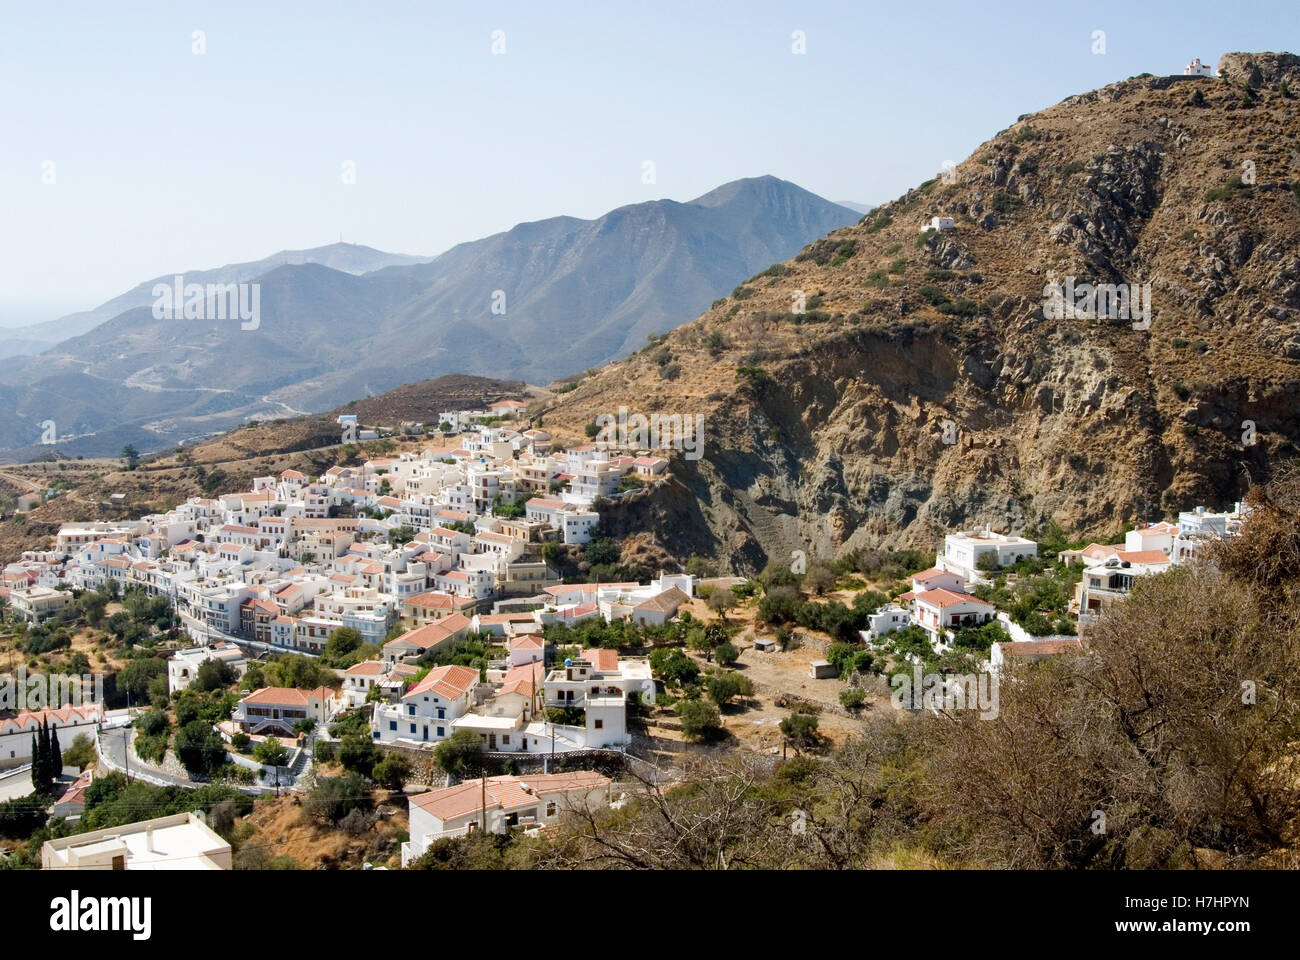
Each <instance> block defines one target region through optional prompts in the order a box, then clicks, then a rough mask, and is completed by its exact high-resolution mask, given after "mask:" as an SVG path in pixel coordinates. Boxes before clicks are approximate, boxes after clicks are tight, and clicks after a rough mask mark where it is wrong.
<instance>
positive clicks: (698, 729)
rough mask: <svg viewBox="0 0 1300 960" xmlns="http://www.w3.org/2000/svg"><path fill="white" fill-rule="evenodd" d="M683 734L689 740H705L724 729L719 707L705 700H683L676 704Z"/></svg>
mask: <svg viewBox="0 0 1300 960" xmlns="http://www.w3.org/2000/svg"><path fill="white" fill-rule="evenodd" d="M675 709H676V711H677V718H678V719H679V720H681V722H682V734H683V735H684V736H685V737H686V738H687V739H689V740H705V739H708V738H710V737H712V736H714V735H716V734H717V732H718V731H719V730H721V729H722V715H721V714H719V713H718V708H717V707H716V706H714V705H713V704H711V703H709V702H707V701H705V700H681V701H678V703H677V706H676V708H675Z"/></svg>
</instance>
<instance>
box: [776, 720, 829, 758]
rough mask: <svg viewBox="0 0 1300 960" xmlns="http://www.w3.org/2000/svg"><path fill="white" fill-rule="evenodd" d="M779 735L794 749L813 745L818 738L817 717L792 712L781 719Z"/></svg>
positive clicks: (808, 747) (802, 748)
mask: <svg viewBox="0 0 1300 960" xmlns="http://www.w3.org/2000/svg"><path fill="white" fill-rule="evenodd" d="M781 735H782V736H784V737H785V739H786V740H787V741H788V742H789V743H790V745H791V746H792V747H794V748H795V749H796V750H799V751H803V750H807V749H810V748H812V747H815V746H816V745H817V743H818V742H819V740H820V735H819V734H818V733H817V718H816V717H814V716H813V715H812V714H808V713H792V714H790V716H788V717H786V718H785V719H784V720H782V721H781Z"/></svg>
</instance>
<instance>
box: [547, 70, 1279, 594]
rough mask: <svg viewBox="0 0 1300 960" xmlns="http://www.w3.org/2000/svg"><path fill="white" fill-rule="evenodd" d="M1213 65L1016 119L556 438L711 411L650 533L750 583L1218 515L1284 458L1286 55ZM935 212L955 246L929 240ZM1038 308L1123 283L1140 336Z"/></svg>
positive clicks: (624, 378) (693, 328) (555, 422)
mask: <svg viewBox="0 0 1300 960" xmlns="http://www.w3.org/2000/svg"><path fill="white" fill-rule="evenodd" d="M1220 66H1221V70H1223V72H1224V74H1225V76H1224V77H1223V78H1215V79H1211V78H1191V77H1187V78H1185V77H1181V76H1179V77H1139V78H1133V79H1130V80H1127V81H1124V82H1121V83H1116V84H1113V85H1111V86H1108V87H1105V88H1103V89H1101V90H1097V91H1094V92H1091V93H1087V94H1082V95H1080V96H1074V97H1070V98H1068V99H1066V100H1065V101H1063V102H1062V103H1060V104H1058V105H1056V106H1055V107H1052V108H1050V109H1047V110H1044V111H1042V112H1040V113H1037V114H1034V115H1032V116H1025V117H1022V118H1021V119H1020V120H1019V121H1018V122H1017V123H1016V124H1014V125H1013V126H1012V127H1010V128H1009V129H1007V130H1004V131H1002V132H1000V133H999V134H997V135H996V136H995V137H993V138H992V139H991V140H989V141H988V142H987V143H985V144H984V145H983V146H981V147H980V148H979V149H977V150H976V151H975V152H974V153H973V154H972V155H971V156H970V157H969V158H967V159H966V160H965V161H964V162H963V163H961V164H960V165H959V166H958V167H957V168H956V170H955V171H953V172H952V173H951V174H949V175H947V176H945V177H940V178H936V179H933V180H928V181H926V182H925V183H922V184H921V185H920V186H918V187H917V188H915V189H913V190H910V191H908V192H907V193H906V194H905V195H904V196H902V197H900V198H899V199H898V200H895V201H894V202H892V203H888V204H885V205H884V206H882V207H880V208H878V209H876V210H874V211H872V212H871V213H870V214H869V215H867V216H866V217H864V218H863V220H862V222H861V223H859V224H858V225H856V226H852V227H847V228H843V229H840V230H836V231H834V232H832V233H831V234H829V235H828V236H827V237H825V238H824V239H822V240H819V241H817V242H815V243H813V244H811V245H810V246H809V247H807V248H805V249H804V251H803V252H802V253H801V254H799V256H797V257H796V258H795V259H793V260H791V261H788V262H787V263H785V264H781V265H778V266H776V267H773V268H772V269H770V270H768V271H765V272H764V273H763V274H759V275H758V276H756V277H754V278H751V280H749V281H746V283H745V284H743V285H742V286H741V287H739V288H737V290H736V291H735V293H734V294H733V295H732V296H731V297H728V298H726V299H724V300H721V301H718V302H717V303H716V304H715V305H714V307H713V308H712V309H711V310H709V311H708V312H707V313H705V314H704V315H703V316H701V317H700V318H699V319H698V320H696V321H695V322H693V323H691V324H688V325H687V326H685V327H683V328H680V329H678V330H677V331H675V332H673V333H672V334H671V335H670V336H669V337H668V339H667V341H666V342H664V343H663V344H656V345H654V346H652V347H649V348H647V349H646V350H643V351H641V352H640V353H638V354H635V355H633V356H632V357H629V358H628V359H627V360H625V361H623V362H621V363H618V364H614V365H612V366H610V367H607V368H605V369H603V370H602V371H600V372H599V374H598V375H596V376H593V377H591V378H589V379H587V380H585V381H584V382H582V383H581V384H580V385H579V386H578V387H577V389H575V390H574V391H572V392H571V393H569V394H566V395H565V396H564V397H562V398H561V400H560V401H559V402H558V403H557V404H556V405H555V406H554V408H553V409H551V410H549V411H547V413H546V415H545V422H546V424H547V425H548V428H550V429H552V430H557V431H560V432H561V433H565V432H569V433H571V434H572V435H573V436H575V437H577V436H581V434H582V430H583V427H584V426H585V425H586V424H587V423H590V422H591V420H592V419H593V418H594V417H595V416H596V415H598V414H600V413H616V412H617V410H618V408H619V407H620V406H626V407H628V408H629V409H630V410H631V411H634V412H643V413H647V414H649V413H653V412H661V413H702V414H704V415H705V416H706V421H705V422H706V427H705V440H706V445H705V456H704V458H703V459H702V460H698V461H690V460H685V459H682V458H680V457H678V458H676V460H675V462H674V465H673V472H674V474H675V477H676V479H675V480H674V484H673V487H672V489H671V490H667V489H666V490H665V491H664V493H663V494H662V496H663V497H664V498H665V500H666V504H665V506H664V507H663V509H662V510H661V511H660V513H661V519H664V520H665V522H664V523H662V524H660V525H659V528H658V530H657V532H658V535H659V537H660V539H661V540H662V541H663V542H664V543H665V545H667V546H668V547H669V548H670V549H677V550H678V552H679V553H690V552H703V551H705V550H707V551H708V552H712V553H714V554H715V555H717V556H718V557H720V558H721V559H723V560H725V561H728V562H730V563H731V564H732V565H733V566H734V567H735V568H737V569H740V570H753V569H756V568H758V567H760V566H761V565H762V564H763V563H764V562H765V561H766V560H767V559H768V558H769V557H773V556H781V557H786V556H788V554H789V551H791V550H794V549H803V550H806V551H809V552H810V556H811V555H814V554H823V555H827V554H832V553H835V552H837V551H840V550H843V549H846V548H851V547H856V546H863V545H874V544H880V543H883V544H902V543H907V544H910V545H916V546H932V545H934V543H935V542H936V540H937V539H938V538H939V536H940V535H941V533H942V532H943V531H944V530H945V529H951V528H952V527H954V526H968V525H974V524H977V523H990V524H992V525H993V526H994V527H995V528H1003V529H1015V530H1018V529H1023V528H1024V527H1025V526H1027V525H1032V524H1037V523H1041V522H1043V521H1046V520H1048V519H1054V520H1056V521H1057V522H1059V523H1060V524H1061V525H1062V526H1064V527H1065V528H1067V529H1069V530H1073V531H1077V532H1079V533H1080V534H1084V535H1089V534H1104V533H1111V532H1114V531H1115V530H1117V529H1118V528H1119V527H1120V525H1121V524H1123V523H1125V522H1129V521H1137V520H1146V519H1151V518H1156V517H1159V516H1161V515H1164V514H1168V513H1169V512H1171V511H1173V510H1176V509H1180V508H1185V507H1188V506H1191V505H1194V504H1196V503H1207V504H1213V505H1219V504H1224V503H1227V502H1229V501H1231V500H1233V499H1234V498H1236V497H1238V496H1239V495H1240V494H1241V493H1242V491H1243V490H1244V488H1245V486H1246V485H1247V483H1248V482H1249V481H1251V480H1258V479H1263V478H1264V477H1266V476H1267V475H1268V472H1269V467H1270V463H1271V462H1275V461H1277V460H1278V459H1279V458H1289V457H1292V456H1294V455H1295V454H1296V453H1297V450H1296V447H1295V445H1294V444H1295V442H1296V438H1297V437H1298V436H1300V363H1298V361H1300V152H1298V151H1300V143H1298V142H1297V134H1298V133H1300V122H1298V120H1297V116H1298V111H1300V99H1297V97H1298V96H1300V59H1298V58H1296V57H1294V56H1292V55H1290V54H1229V55H1227V56H1225V57H1224V58H1223V60H1222V62H1221V65H1220ZM934 216H944V217H951V218H953V220H954V221H955V229H953V230H945V231H940V232H929V233H923V232H922V229H923V227H924V225H925V224H927V223H928V222H929V221H930V218H931V217H934ZM1053 284H1057V285H1058V287H1057V289H1059V290H1061V291H1062V292H1064V291H1067V290H1070V288H1071V286H1074V287H1075V290H1074V293H1075V296H1076V297H1077V296H1079V295H1080V293H1081V292H1082V291H1086V290H1087V287H1084V286H1083V285H1084V284H1091V285H1107V284H1113V285H1116V286H1119V285H1135V286H1133V287H1132V288H1128V287H1126V291H1131V293H1132V294H1133V295H1134V296H1133V300H1135V301H1136V304H1135V305H1140V304H1141V303H1142V302H1143V299H1142V298H1143V294H1144V292H1145V291H1149V301H1147V302H1149V304H1150V308H1151V309H1150V313H1149V316H1148V317H1147V318H1146V319H1144V318H1143V316H1142V315H1141V313H1140V311H1139V312H1138V313H1137V315H1135V316H1126V315H1124V311H1123V310H1122V309H1119V310H1116V311H1115V313H1116V314H1117V315H1116V316H1113V317H1112V316H1103V317H1102V318H1101V319H1087V318H1085V317H1086V315H1084V316H1080V315H1079V313H1078V311H1075V313H1074V315H1069V313H1068V311H1067V312H1065V313H1064V315H1063V312H1062V311H1061V310H1056V311H1053V310H1052V309H1050V308H1048V309H1045V304H1050V297H1049V296H1048V293H1050V291H1051V290H1052V289H1053V288H1052V285H1053ZM1147 284H1149V285H1150V286H1149V288H1146V287H1144V285H1147ZM1080 303H1082V304H1083V305H1085V306H1086V305H1087V301H1086V300H1083V301H1080ZM1107 303H1108V301H1107V300H1106V299H1105V298H1103V299H1101V300H1100V301H1099V303H1098V306H1100V307H1101V308H1102V312H1103V313H1106V312H1107V311H1106V309H1105V308H1106V306H1107ZM1117 306H1119V307H1121V308H1122V306H1123V304H1122V302H1118V303H1117ZM801 308H802V312H800V311H801ZM679 485H680V486H679ZM685 494H689V495H690V496H691V497H693V498H695V499H696V501H697V506H696V507H694V508H692V507H690V506H689V505H688V498H687V497H686V496H685ZM636 509H637V510H639V511H641V512H642V513H645V514H646V517H651V514H650V513H649V512H647V511H648V510H649V509H650V508H648V507H647V506H646V505H644V504H640V505H639V506H637V507H636ZM614 522H622V520H615V521H614Z"/></svg>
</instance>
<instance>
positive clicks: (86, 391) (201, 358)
mask: <svg viewBox="0 0 1300 960" xmlns="http://www.w3.org/2000/svg"><path fill="white" fill-rule="evenodd" d="M719 190H720V191H721V192H719ZM702 197H703V199H704V202H696V201H688V202H686V203H678V202H676V201H649V202H646V203H642V204H629V205H626V206H624V207H620V208H618V209H616V210H614V211H610V212H609V213H607V214H605V215H604V216H602V217H600V218H597V219H595V220H589V221H585V220H579V219H577V218H572V217H559V218H552V219H550V220H544V221H535V222H533V223H529V224H520V225H518V226H516V227H515V228H513V229H512V230H509V231H505V232H503V233H500V234H494V235H492V236H490V237H486V238H483V239H482V240H477V241H470V242H467V243H464V244H458V245H457V246H455V247H453V248H451V249H450V250H448V251H445V252H444V253H442V254H440V255H439V256H438V257H436V258H434V259H432V260H430V261H425V262H420V263H415V264H397V265H390V266H386V267H383V268H381V269H378V270H374V271H370V272H367V273H363V274H360V275H352V274H345V273H342V272H339V271H329V268H328V267H325V266H321V265H318V264H303V265H287V264H286V265H279V266H276V267H275V268H274V269H272V270H271V271H269V272H267V273H264V274H262V275H260V276H259V277H258V278H257V282H258V283H259V285H260V291H259V295H260V307H261V314H260V318H259V323H258V325H257V329H255V330H251V331H245V330H241V329H240V325H239V324H238V323H231V322H227V321H216V320H185V321H179V320H176V321H173V320H167V319H159V318H155V317H153V316H152V312H151V310H150V309H149V308H147V307H146V306H144V305H136V306H133V307H131V308H130V309H128V310H126V311H125V312H123V313H120V314H118V315H116V316H115V317H113V318H112V319H110V320H108V321H106V322H104V323H101V324H99V325H98V326H96V327H95V328H94V329H93V330H90V331H88V332H87V333H84V334H81V335H80V336H78V337H73V338H71V339H69V340H66V341H64V342H63V343H61V344H59V345H58V347H57V348H55V349H52V350H50V351H47V352H46V353H44V354H42V355H41V356H40V357H39V358H28V359H26V360H23V359H22V358H19V359H18V360H16V361H11V363H10V365H9V368H8V369H6V370H5V371H3V373H0V402H3V401H9V402H10V403H11V404H12V407H13V409H14V410H15V411H16V412H17V414H18V416H17V417H16V418H15V420H14V421H13V422H11V423H7V424H0V449H17V448H25V447H27V446H28V445H30V444H31V443H32V442H33V441H34V439H35V438H36V437H39V436H40V434H41V430H40V426H39V425H40V424H41V423H42V422H46V421H49V420H53V421H54V422H55V423H56V424H57V425H58V436H59V437H60V438H63V437H80V438H83V439H82V440H81V441H80V442H79V443H80V449H82V450H84V452H86V453H88V454H103V453H115V452H117V449H120V446H119V447H117V448H116V449H114V448H112V447H110V446H107V445H105V443H107V442H109V441H106V442H105V443H98V442H97V441H95V440H94V439H93V436H91V435H95V434H98V433H99V432H100V431H117V432H121V430H122V429H123V428H131V429H133V430H135V431H136V432H137V434H138V436H139V440H138V441H133V442H136V445H137V446H138V447H140V449H142V450H143V449H157V448H160V447H163V446H166V445H168V444H170V443H173V442H175V441H177V440H180V439H185V438H190V437H194V436H198V435H204V434H211V433H216V432H219V431H220V430H221V429H226V428H229V427H231V426H233V425H235V424H237V423H239V422H241V421H242V420H244V419H247V418H248V417H250V416H283V415H296V414H299V413H304V412H310V411H311V410H320V409H325V408H328V407H330V406H335V405H337V404H339V403H342V402H344V401H346V400H349V399H352V398H354V397H355V396H357V395H359V394H361V393H364V392H366V391H367V390H370V391H383V390H386V389H389V388H390V387H394V386H397V385H400V384H402V383H409V382H412V381H417V380H424V379H427V378H429V377H431V376H437V375H439V374H442V373H465V374H472V375H480V376H491V377H496V378H504V379H519V380H529V381H534V382H536V381H542V382H545V381H548V380H551V379H554V378H555V377H557V376H561V375H566V374H570V373H573V372H575V371H579V370H582V369H585V368H587V367H590V366H593V365H595V364H597V363H601V362H605V361H607V360H609V359H611V358H613V357H616V356H618V355H620V353H624V352H626V351H627V350H629V349H633V348H634V347H636V346H639V345H640V344H641V343H643V342H644V341H645V337H646V336H647V335H648V334H650V333H659V332H662V331H663V330H666V329H669V328H671V327H672V326H675V325H676V324H678V323H680V322H682V321H683V320H685V319H687V318H689V317H690V316H692V315H694V314H696V313H698V311H699V310H700V309H702V308H703V307H704V306H706V305H707V304H708V303H709V302H711V301H712V300H713V299H715V298H716V297H717V296H719V295H721V294H723V293H725V292H726V291H727V290H729V289H731V288H732V287H733V286H734V285H735V282H736V281H737V280H739V279H742V278H743V277H744V276H746V275H748V273H750V272H752V270H753V269H756V268H758V267H761V266H766V265H768V264H770V263H772V262H773V261H775V260H779V259H782V258H783V257H785V256H789V255H790V253H792V252H794V251H795V250H797V249H798V248H799V247H800V246H802V245H803V243H805V242H807V240H809V239H812V238H814V237H817V236H821V235H823V234H824V233H825V232H826V231H827V230H828V229H831V228H833V227H834V226H837V225H840V224H843V223H850V222H854V221H855V220H856V219H857V214H855V213H854V212H852V211H849V210H846V209H844V208H841V207H837V206H835V205H834V204H831V203H830V202H829V201H826V200H823V199H822V198H820V197H817V196H816V195H814V194H812V193H809V192H808V191H806V190H803V189H802V188H801V187H798V186H797V185H795V184H792V183H789V182H788V181H782V180H778V179H777V178H775V177H759V178H750V179H749V180H742V181H736V182H734V183H733V184H727V185H723V187H722V188H718V190H715V191H710V192H709V193H707V194H704V195H702ZM187 279H190V278H188V277H187ZM142 286H143V285H142ZM498 303H499V305H500V309H501V310H503V311H504V313H501V312H499V311H498V310H497V309H496V308H497V306H498ZM109 435H110V436H113V434H111V433H110V434H109ZM151 435H152V439H151ZM111 442H113V443H115V442H116V436H113V439H112V441H111ZM142 443H143V444H144V446H141V444H142Z"/></svg>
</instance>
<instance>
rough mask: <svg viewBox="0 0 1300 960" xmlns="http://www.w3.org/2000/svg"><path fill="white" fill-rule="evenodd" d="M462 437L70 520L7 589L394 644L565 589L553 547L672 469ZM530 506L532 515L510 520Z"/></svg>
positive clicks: (309, 644) (498, 427) (46, 614)
mask: <svg viewBox="0 0 1300 960" xmlns="http://www.w3.org/2000/svg"><path fill="white" fill-rule="evenodd" d="M502 403H503V404H508V405H513V406H510V407H509V409H506V408H503V410H504V411H505V412H506V413H509V412H511V411H513V410H514V409H515V407H516V406H519V402H518V401H503V402H502ZM497 406H500V405H497ZM492 412H493V413H494V414H495V415H501V414H500V413H499V412H497V409H496V406H494V407H493V409H492ZM479 413H481V412H475V411H461V412H459V413H448V414H443V417H444V418H447V417H452V418H453V420H454V421H455V422H457V423H459V422H462V421H464V420H466V419H469V420H472V419H473V417H474V416H477V415H479ZM462 414H463V416H462ZM449 439H451V440H452V441H454V442H453V444H452V445H448V446H442V447H434V448H430V449H426V450H424V451H423V452H420V453H415V452H407V453H402V454H400V455H398V456H395V457H392V458H380V459H372V460H369V461H367V462H365V463H364V464H362V465H360V466H357V467H340V466H335V467H332V468H330V469H329V470H327V471H326V472H325V474H324V475H322V476H320V477H317V478H316V479H314V480H313V479H310V478H308V477H307V476H305V475H303V474H302V473H300V472H298V471H296V470H285V471H284V472H283V473H281V474H280V475H279V476H278V477H275V476H265V477H257V478H255V479H254V481H253V483H252V489H251V490H246V491H241V492H238V493H228V494H222V495H219V496H216V497H213V498H210V499H208V498H200V497H194V498H191V499H189V500H188V501H186V502H185V503H183V504H181V505H179V506H178V507H176V508H175V509H173V510H169V511H167V512H166V513H161V514H153V515H149V516H145V517H142V518H140V519H138V520H127V521H111V522H90V523H69V524H65V525H64V526H63V527H62V528H61V529H60V530H59V532H58V535H57V537H56V543H55V546H54V549H53V550H48V551H28V552H27V553H24V554H23V555H22V558H21V559H20V560H19V561H18V562H16V563H14V564H10V565H9V566H7V567H6V568H5V570H4V581H3V585H2V586H0V591H3V593H4V594H5V595H6V596H7V599H8V601H9V604H10V606H11V608H12V610H13V611H14V612H15V613H16V614H18V615H20V616H22V617H23V618H24V619H27V620H29V621H31V622H40V621H43V620H47V619H49V618H50V617H52V616H55V615H56V614H58V613H59V612H60V611H61V610H62V609H63V608H64V607H65V606H66V605H67V604H68V603H69V602H70V601H71V596H70V594H69V593H68V592H67V591H66V590H65V589H61V587H63V586H66V585H71V586H72V587H75V588H80V589H96V588H99V587H102V586H104V585H105V584H106V583H114V584H116V585H117V586H118V588H120V589H122V590H125V589H129V588H132V587H139V588H142V589H144V590H146V591H147V592H148V593H150V594H153V595H160V596H165V597H167V598H168V599H170V600H171V601H172V602H173V603H174V605H175V607H176V609H177V611H178V613H179V615H180V616H181V619H182V622H183V624H184V625H185V627H186V629H187V630H188V631H189V632H190V633H191V634H192V635H193V636H195V637H196V638H199V639H201V640H207V639H213V640H215V639H220V638H222V637H225V638H238V639H245V640H253V641H257V642H260V643H264V644H268V645H272V646H275V647H280V648H293V649H297V650H301V651H303V652H307V653H320V652H322V651H323V650H324V647H325V643H326V642H327V641H328V639H329V637H330V636H331V635H332V634H333V633H334V631H336V630H338V629H339V628H341V627H352V628H354V629H356V630H358V631H359V632H360V633H361V634H362V636H363V637H364V638H365V639H366V640H368V641H371V642H376V643H378V642H382V640H383V639H384V637H386V636H387V635H388V633H389V631H390V630H391V629H392V628H393V627H394V626H395V625H396V624H397V623H398V621H399V620H401V619H403V618H406V619H408V620H411V621H415V622H419V621H420V620H421V619H422V618H425V617H426V616H427V612H428V611H430V610H438V609H443V608H445V607H446V606H447V605H448V604H450V605H451V608H452V609H454V610H459V611H461V612H465V613H472V612H473V611H475V610H481V609H486V608H488V607H490V605H491V603H492V602H493V601H494V600H498V599H501V598H508V597H525V596H531V595H535V594H538V593H539V592H540V591H542V590H543V589H544V588H546V587H548V586H554V585H556V584H557V583H558V579H556V578H555V576H554V574H553V571H552V570H551V569H550V568H548V566H547V564H546V563H545V562H544V561H543V559H542V556H541V554H542V548H543V546H544V545H545V544H547V543H552V542H558V543H565V544H583V543H586V542H588V541H589V540H590V538H591V535H592V530H593V529H594V528H595V527H596V525H597V524H598V522H599V519H600V517H599V514H598V513H597V512H596V510H595V509H594V506H595V504H596V501H597V500H598V499H600V498H603V497H615V496H617V495H618V494H619V491H620V488H621V487H622V486H624V478H626V477H628V476H629V475H635V476H636V477H638V478H639V479H640V480H641V481H642V482H653V481H654V480H656V479H658V478H661V477H662V476H663V475H664V473H665V470H666V468H667V461H666V460H665V459H664V458H662V457H658V456H653V455H651V454H650V453H648V452H645V451H639V452H633V453H634V454H635V455H633V453H629V454H624V453H623V452H622V451H619V450H616V449H613V448H610V447H608V446H607V445H606V444H588V445H583V446H578V447H573V448H571V449H568V450H563V451H555V452H552V451H551V440H550V437H549V435H548V434H546V433H545V432H543V431H541V430H524V431H522V432H520V431H517V430H515V429H513V428H511V427H509V426H505V425H502V424H500V423H491V424H479V425H478V426H476V427H474V428H472V429H468V430H467V431H466V432H465V433H462V434H460V435H458V436H454V437H451V438H449ZM521 503H522V505H523V510H522V514H521V515H517V516H496V515H494V510H493V508H494V507H496V506H498V505H499V504H509V505H515V504H521ZM505 512H507V513H509V512H516V513H517V512H518V511H505Z"/></svg>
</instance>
